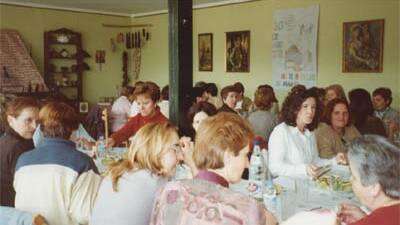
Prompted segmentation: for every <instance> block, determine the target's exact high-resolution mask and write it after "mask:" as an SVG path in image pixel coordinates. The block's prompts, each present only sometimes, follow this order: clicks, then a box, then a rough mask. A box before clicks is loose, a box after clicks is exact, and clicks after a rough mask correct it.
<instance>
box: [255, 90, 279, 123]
mask: <svg viewBox="0 0 400 225" xmlns="http://www.w3.org/2000/svg"><path fill="white" fill-rule="evenodd" d="M263 89H265V90H266V91H270V92H271V93H272V95H273V99H272V106H271V108H270V110H269V112H270V113H272V115H275V116H276V117H277V116H278V114H279V102H278V99H277V98H276V96H275V92H274V88H273V87H272V86H271V85H269V84H263V85H260V86H258V87H257V90H263ZM253 106H254V104H253Z"/></svg>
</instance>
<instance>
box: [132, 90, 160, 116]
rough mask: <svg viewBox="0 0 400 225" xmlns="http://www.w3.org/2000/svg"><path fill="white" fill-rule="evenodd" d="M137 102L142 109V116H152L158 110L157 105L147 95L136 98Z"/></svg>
mask: <svg viewBox="0 0 400 225" xmlns="http://www.w3.org/2000/svg"><path fill="white" fill-rule="evenodd" d="M136 102H137V104H138V106H139V109H140V114H141V115H142V116H150V115H152V114H153V113H154V112H155V110H156V107H157V105H156V103H155V102H154V101H153V100H152V99H151V98H149V97H148V96H147V95H138V96H137V97H136Z"/></svg>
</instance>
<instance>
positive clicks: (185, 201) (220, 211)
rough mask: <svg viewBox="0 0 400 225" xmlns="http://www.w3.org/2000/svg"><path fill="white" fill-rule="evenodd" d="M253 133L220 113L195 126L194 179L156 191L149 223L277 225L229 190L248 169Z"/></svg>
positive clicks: (236, 118) (244, 124) (252, 201)
mask: <svg viewBox="0 0 400 225" xmlns="http://www.w3.org/2000/svg"><path fill="white" fill-rule="evenodd" d="M252 138H253V132H252V130H251V127H250V125H249V123H248V122H247V121H245V120H244V119H243V118H241V117H240V116H239V115H237V114H234V113H229V112H221V113H218V114H216V115H215V116H211V117H208V118H207V119H205V120H204V121H203V122H202V123H201V124H200V126H199V129H198V131H197V133H196V142H195V148H194V152H193V159H194V162H195V164H196V166H197V168H198V169H199V172H198V173H197V175H196V176H195V177H194V179H193V180H180V181H176V182H170V183H168V184H167V185H165V186H164V187H163V188H162V189H160V191H159V192H158V193H157V196H156V200H155V202H154V208H153V212H152V216H151V222H150V225H161V224H175V225H184V224H197V225H211V224H213V225H216V224H247V225H264V224H271V225H272V224H276V220H275V218H274V216H273V215H272V214H271V213H269V212H267V211H266V210H265V209H264V207H263V206H262V205H261V204H259V203H258V202H257V201H256V200H255V199H252V198H250V197H248V196H246V195H243V194H241V193H238V192H235V191H232V190H230V189H229V184H232V183H237V182H240V180H241V176H242V173H243V170H244V169H245V168H246V167H248V164H249V159H248V158H247V154H248V153H249V150H250V149H249V145H250V142H251V140H252Z"/></svg>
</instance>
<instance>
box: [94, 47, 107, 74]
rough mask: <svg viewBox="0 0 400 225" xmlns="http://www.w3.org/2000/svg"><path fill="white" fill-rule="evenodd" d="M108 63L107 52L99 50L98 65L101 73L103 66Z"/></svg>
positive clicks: (97, 53)
mask: <svg viewBox="0 0 400 225" xmlns="http://www.w3.org/2000/svg"><path fill="white" fill-rule="evenodd" d="M105 62H106V51H104V50H97V51H96V63H97V64H99V70H100V71H101V64H103V63H105Z"/></svg>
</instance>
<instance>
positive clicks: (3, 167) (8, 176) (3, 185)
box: [0, 127, 34, 207]
mask: <svg viewBox="0 0 400 225" xmlns="http://www.w3.org/2000/svg"><path fill="white" fill-rule="evenodd" d="M33 148H34V145H33V140H32V139H29V140H27V139H25V138H23V137H21V136H20V135H19V134H18V133H17V132H15V131H14V130H13V129H11V128H9V127H8V128H6V132H5V133H4V135H3V136H2V137H1V138H0V205H1V206H10V207H14V202H15V190H14V187H13V182H14V172H15V165H16V163H17V160H18V157H19V156H20V155H21V154H22V153H24V152H27V151H29V150H32V149H33Z"/></svg>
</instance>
